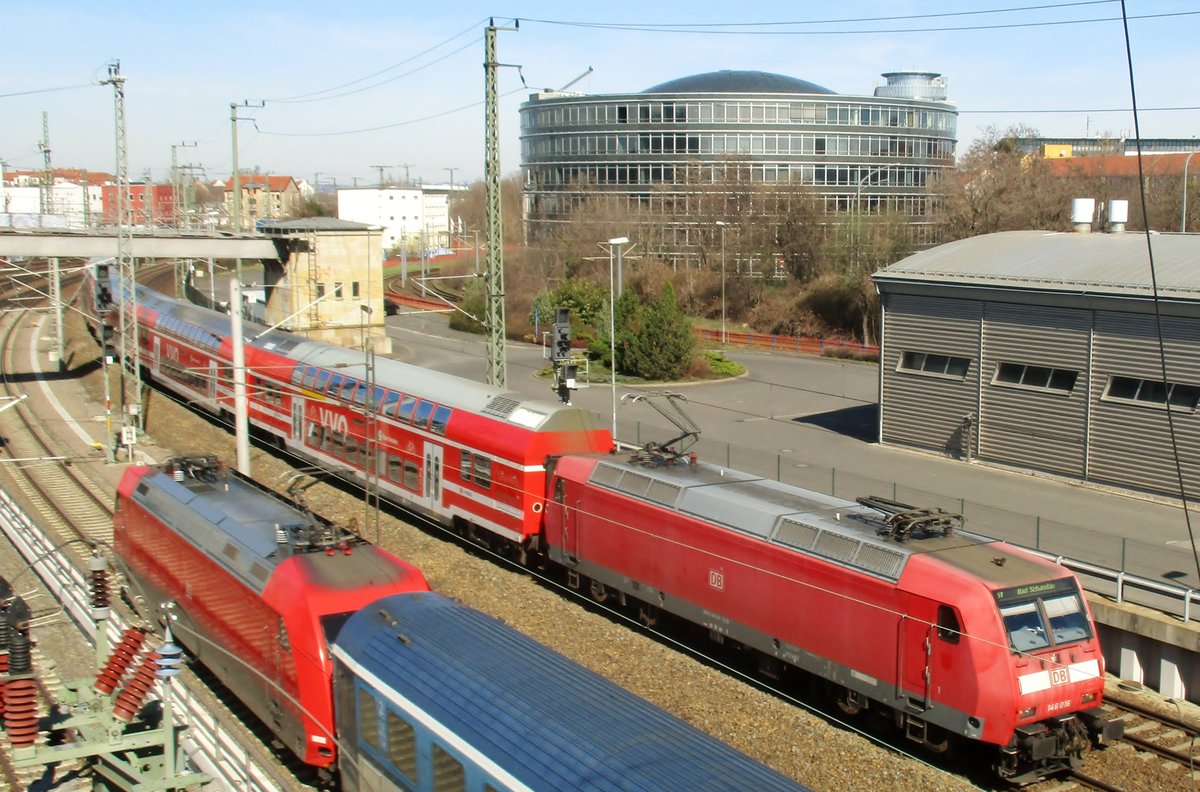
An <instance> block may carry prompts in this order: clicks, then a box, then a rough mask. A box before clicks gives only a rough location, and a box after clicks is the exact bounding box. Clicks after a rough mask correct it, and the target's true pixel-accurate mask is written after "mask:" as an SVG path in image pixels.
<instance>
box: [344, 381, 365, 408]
mask: <svg viewBox="0 0 1200 792" xmlns="http://www.w3.org/2000/svg"><path fill="white" fill-rule="evenodd" d="M346 395H347V396H348V397H349V398H351V399H352V400H353V401H354V403H355V404H357V405H359V406H360V407H361V406H363V405H365V404H366V403H367V385H366V383H364V382H359V383H355V385H354V391H353V392H351V391H349V390H347V391H346Z"/></svg>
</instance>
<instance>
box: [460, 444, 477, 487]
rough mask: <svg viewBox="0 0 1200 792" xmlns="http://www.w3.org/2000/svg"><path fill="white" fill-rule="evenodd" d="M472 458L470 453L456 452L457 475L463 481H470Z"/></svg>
mask: <svg viewBox="0 0 1200 792" xmlns="http://www.w3.org/2000/svg"><path fill="white" fill-rule="evenodd" d="M472 456H474V455H473V454H472V453H471V452H470V451H459V452H458V475H459V478H461V479H462V480H463V481H470V480H471V458H472Z"/></svg>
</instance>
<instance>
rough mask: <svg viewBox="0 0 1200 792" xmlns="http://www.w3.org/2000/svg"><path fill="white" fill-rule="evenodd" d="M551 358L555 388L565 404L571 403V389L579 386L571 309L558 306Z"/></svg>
mask: <svg viewBox="0 0 1200 792" xmlns="http://www.w3.org/2000/svg"><path fill="white" fill-rule="evenodd" d="M550 359H551V361H553V363H554V390H555V392H556V393H558V398H559V399H561V400H562V402H563V404H570V403H571V391H573V390H576V389H577V388H578V387H579V386H578V379H577V377H578V375H579V366H578V364H577V363H576V362H575V358H574V355H573V354H572V352H571V311H570V309H569V308H558V309H555V312H554V324H553V325H552V326H551V328H550Z"/></svg>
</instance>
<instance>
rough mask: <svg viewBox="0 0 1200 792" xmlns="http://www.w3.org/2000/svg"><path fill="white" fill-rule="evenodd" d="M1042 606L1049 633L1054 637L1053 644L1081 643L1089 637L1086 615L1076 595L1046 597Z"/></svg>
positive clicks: (1089, 631)
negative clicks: (1047, 620)
mask: <svg viewBox="0 0 1200 792" xmlns="http://www.w3.org/2000/svg"><path fill="white" fill-rule="evenodd" d="M1042 604H1043V605H1044V606H1045V608H1046V617H1047V618H1048V619H1049V620H1050V632H1051V634H1052V635H1053V636H1054V643H1055V644H1062V643H1069V642H1071V641H1082V640H1084V639H1085V638H1088V637H1089V636H1090V634H1091V630H1090V629H1088V620H1087V615H1086V614H1085V613H1084V612H1083V607H1082V606H1081V605H1080V604H1079V597H1078V595H1076V594H1065V595H1063V596H1060V597H1046V598H1045V599H1044V600H1043V601H1042Z"/></svg>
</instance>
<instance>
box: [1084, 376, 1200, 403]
mask: <svg viewBox="0 0 1200 792" xmlns="http://www.w3.org/2000/svg"><path fill="white" fill-rule="evenodd" d="M1104 398H1105V399H1112V400H1116V401H1127V402H1133V403H1136V404H1138V405H1140V406H1143V407H1152V406H1153V407H1165V406H1166V405H1167V404H1170V405H1171V407H1175V408H1178V409H1180V410H1184V411H1187V412H1195V411H1196V405H1197V403H1200V387H1198V386H1196V385H1184V384H1183V383H1178V382H1166V383H1164V382H1163V381H1162V380H1150V379H1136V378H1134V377H1112V378H1110V379H1109V381H1108V388H1107V389H1106V390H1105V392H1104Z"/></svg>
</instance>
